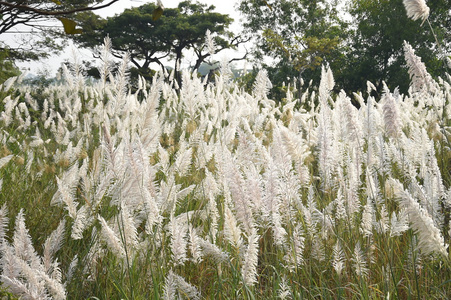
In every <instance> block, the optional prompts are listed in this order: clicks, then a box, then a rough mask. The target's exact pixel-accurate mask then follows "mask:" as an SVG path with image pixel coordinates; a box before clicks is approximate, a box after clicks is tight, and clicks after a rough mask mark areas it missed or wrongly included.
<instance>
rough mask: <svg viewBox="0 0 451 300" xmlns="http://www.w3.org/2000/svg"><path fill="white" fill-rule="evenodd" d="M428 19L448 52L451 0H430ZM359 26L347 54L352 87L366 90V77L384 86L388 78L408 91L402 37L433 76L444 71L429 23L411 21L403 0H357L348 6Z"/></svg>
mask: <svg viewBox="0 0 451 300" xmlns="http://www.w3.org/2000/svg"><path fill="white" fill-rule="evenodd" d="M428 5H429V7H430V16H429V20H430V22H431V24H432V27H433V29H434V31H435V32H436V33H437V36H438V40H439V41H441V44H442V45H441V46H442V47H443V50H444V51H445V52H447V53H449V50H450V41H451V40H450V37H451V36H450V33H451V31H450V30H451V15H450V14H449V7H450V6H451V1H449V0H437V1H429V2H428ZM349 12H350V14H351V15H352V17H353V20H354V23H355V24H357V26H356V27H355V28H354V31H353V34H352V38H351V48H352V51H351V52H349V55H348V59H347V61H348V64H347V67H346V71H345V73H346V74H345V76H344V78H345V80H346V83H345V85H346V87H347V89H349V90H365V89H366V82H367V80H369V81H371V82H372V83H374V84H375V85H376V87H377V89H378V90H379V91H380V90H381V89H382V85H383V82H384V81H385V82H386V83H387V84H388V85H389V87H390V88H391V89H394V88H395V87H399V88H400V91H401V92H403V93H405V92H407V89H408V86H409V76H408V73H407V70H406V68H405V67H404V65H405V61H404V54H403V50H402V49H403V47H402V45H403V41H404V40H405V41H407V42H408V43H409V44H410V45H412V46H413V47H414V48H415V49H416V54H417V55H419V56H420V57H421V58H422V60H423V61H424V62H425V64H426V66H427V68H428V71H429V72H430V73H431V74H432V75H433V76H438V75H443V73H444V71H445V70H446V65H445V62H444V60H443V59H441V57H443V53H439V51H438V47H437V45H436V43H435V39H434V36H433V34H432V32H431V30H430V29H429V28H428V27H427V25H426V24H427V23H424V24H423V26H421V23H422V21H421V20H417V21H412V20H411V19H409V18H408V17H407V14H406V10H405V8H404V6H403V3H402V1H401V0H379V1H370V0H356V1H353V2H352V4H351V5H350V9H349Z"/></svg>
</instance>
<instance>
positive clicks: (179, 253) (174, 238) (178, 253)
mask: <svg viewBox="0 0 451 300" xmlns="http://www.w3.org/2000/svg"><path fill="white" fill-rule="evenodd" d="M169 226H170V230H171V252H172V261H173V263H174V265H175V266H177V265H183V264H184V263H185V261H186V260H187V259H188V258H187V256H186V248H187V245H188V241H187V238H186V235H187V232H188V228H187V225H186V223H185V222H182V221H178V220H177V218H175V217H174V215H171V222H170V224H169Z"/></svg>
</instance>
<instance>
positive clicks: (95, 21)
mask: <svg viewBox="0 0 451 300" xmlns="http://www.w3.org/2000/svg"><path fill="white" fill-rule="evenodd" d="M158 7H159V6H157V5H155V4H154V3H147V4H144V5H142V6H140V7H135V8H130V9H126V10H125V11H124V12H122V13H121V14H119V15H116V16H114V17H111V18H107V19H102V18H100V17H99V16H97V15H95V14H93V13H92V12H88V13H82V14H78V15H77V21H78V22H79V23H80V24H81V25H82V27H83V29H84V33H83V34H82V35H79V36H73V37H72V38H73V39H74V40H75V41H76V42H77V43H78V44H79V45H81V46H83V47H87V48H94V47H96V46H97V45H99V44H100V43H102V42H103V39H104V38H105V37H106V36H109V37H110V38H111V40H112V43H113V45H112V47H113V51H114V52H113V54H114V55H115V56H117V57H121V56H122V55H123V54H124V53H125V52H128V53H130V57H131V62H132V64H133V65H134V66H135V67H136V68H137V69H138V70H139V71H140V72H141V75H147V74H148V73H149V72H148V69H149V66H150V64H151V63H157V64H158V65H160V67H162V68H164V65H163V62H162V59H163V58H172V59H173V62H174V68H175V66H176V65H178V64H180V63H181V60H182V58H183V52H184V51H185V50H187V49H194V51H195V52H196V54H197V55H198V63H196V66H197V67H199V65H200V63H202V61H204V60H205V59H206V58H207V57H208V56H209V54H205V50H204V47H203V46H204V43H205V33H206V31H207V30H210V31H211V32H212V33H215V34H216V36H215V39H216V43H217V44H219V45H221V47H222V48H229V47H231V46H232V45H230V44H229V43H228V42H227V39H228V38H229V36H230V33H229V32H227V31H226V29H227V27H228V26H229V25H230V24H231V22H232V19H231V18H230V17H228V16H227V15H224V14H220V13H216V12H213V9H214V6H207V5H205V4H201V3H193V2H191V1H183V2H180V3H179V5H178V7H176V8H165V9H164V13H163V14H162V15H161V16H160V17H159V18H155V16H154V13H155V10H157V9H158Z"/></svg>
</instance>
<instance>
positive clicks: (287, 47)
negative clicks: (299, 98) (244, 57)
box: [238, 0, 346, 87]
mask: <svg viewBox="0 0 451 300" xmlns="http://www.w3.org/2000/svg"><path fill="white" fill-rule="evenodd" d="M238 9H239V10H240V12H241V13H242V14H243V15H244V17H245V18H244V21H243V27H244V34H246V35H250V36H253V37H255V48H254V52H253V53H254V55H255V58H256V61H259V62H261V61H263V58H264V57H265V56H269V57H271V58H272V59H273V60H274V61H275V62H274V63H272V64H269V65H265V64H263V67H265V68H267V69H268V71H269V75H270V77H271V80H272V81H273V83H275V86H276V87H277V86H280V85H282V82H286V81H287V79H288V78H297V77H300V76H302V77H307V78H308V77H311V76H312V74H314V73H318V72H319V70H320V66H321V64H325V63H329V64H333V63H334V62H335V61H337V60H338V59H339V58H340V55H341V54H340V53H341V50H340V49H341V47H342V40H343V33H344V30H343V29H344V28H346V24H345V22H342V21H341V20H340V19H339V18H338V12H337V1H332V2H331V1H327V0H300V1H290V0H272V1H269V0H268V1H262V0H242V1H240V3H239V6H238Z"/></svg>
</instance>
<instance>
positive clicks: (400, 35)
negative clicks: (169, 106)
mask: <svg viewBox="0 0 451 300" xmlns="http://www.w3.org/2000/svg"><path fill="white" fill-rule="evenodd" d="M10 2H11V3H16V2H17V3H19V2H20V3H22V2H23V1H10ZM69 2H70V3H71V5H72V6H67V4H66V6H67V7H66V9H67V11H68V12H71V13H68V14H67V15H64V16H63V17H61V16H60V15H57V17H58V18H59V20H60V21H61V22H58V24H59V25H60V26H53V27H50V28H49V27H42V26H41V27H39V25H36V23H31V21H30V23H29V24H31V25H30V26H32V29H33V30H35V31H36V30H38V31H37V32H39V34H40V35H41V40H39V42H40V43H35V44H34V45H33V47H31V48H30V51H14V49H8V53H9V54H10V56H9V57H10V59H12V60H14V59H22V60H23V59H39V58H42V57H43V56H45V55H48V54H49V53H50V51H43V49H44V47H50V48H52V49H54V50H55V49H56V50H58V49H59V48H61V43H55V41H56V40H59V39H61V38H62V39H63V40H66V41H67V40H68V39H71V40H73V41H74V42H75V43H76V44H77V45H79V46H81V47H84V48H89V49H92V50H93V51H94V53H95V55H96V56H97V57H101V53H98V52H96V49H97V46H98V45H100V44H101V43H102V42H103V40H104V38H105V37H106V36H109V37H110V38H111V41H112V45H111V50H112V51H111V53H112V54H113V55H114V56H116V57H118V58H123V56H124V55H125V54H126V53H128V55H129V59H130V62H131V74H132V76H134V77H137V76H138V75H141V76H143V77H145V78H150V77H152V76H153V74H154V70H151V68H155V67H153V66H155V65H157V66H158V68H163V69H166V68H167V66H166V63H165V61H168V60H169V61H171V65H172V66H171V69H177V68H179V66H180V65H181V64H182V62H183V60H184V59H185V63H186V58H185V55H186V54H187V51H191V52H190V53H194V54H190V58H191V61H190V62H189V63H190V64H191V68H192V70H193V71H197V70H198V69H199V67H200V66H201V65H202V64H203V63H211V64H212V63H214V62H215V59H216V60H217V59H218V56H216V57H215V56H214V55H215V54H217V53H218V52H220V51H222V50H224V49H230V48H232V49H234V48H235V49H236V48H237V47H238V46H239V45H240V44H243V43H248V44H249V43H252V47H246V48H249V52H247V53H246V54H244V55H242V56H241V57H237V58H234V59H233V60H242V59H247V60H249V61H251V62H252V63H253V64H252V65H253V66H254V69H253V70H252V72H250V73H248V74H247V76H246V77H243V78H241V79H240V80H241V84H242V86H243V87H249V86H252V84H251V83H252V81H253V80H254V78H255V75H256V74H257V72H258V69H260V68H264V69H266V70H267V71H268V76H269V78H270V80H271V81H272V83H273V88H272V90H271V96H272V97H273V98H275V99H280V98H281V97H283V95H285V93H286V89H287V86H288V84H289V83H290V84H291V86H293V85H294V84H296V86H299V85H300V84H302V83H304V82H306V83H308V82H310V81H311V80H313V81H316V82H318V81H319V79H320V71H321V66H322V65H328V66H330V67H331V69H332V70H334V74H335V81H336V85H335V86H336V89H337V91H338V90H341V89H343V90H345V91H347V92H350V91H366V89H367V81H370V82H372V83H373V84H374V85H375V86H376V91H377V92H378V93H380V92H381V90H382V87H383V84H384V82H385V83H387V85H388V87H389V88H390V89H392V90H393V89H395V88H399V90H400V92H402V93H406V92H407V90H408V86H409V75H408V73H407V69H406V67H405V61H404V58H403V55H402V45H403V41H407V42H408V43H409V44H411V45H412V46H413V47H414V48H415V51H416V53H417V54H418V55H419V56H420V57H421V58H422V59H423V61H424V63H425V65H426V67H427V69H428V71H429V72H430V73H431V75H432V76H434V77H439V76H444V74H445V72H446V71H447V70H448V67H449V66H447V61H449V53H450V46H451V44H450V41H451V38H450V37H451V35H450V29H451V14H450V9H449V7H451V3H450V2H451V1H450V0H437V1H430V3H428V7H429V8H430V14H429V17H428V18H427V20H412V19H409V18H408V17H407V14H406V9H405V6H404V5H403V1H402V0H378V1H368V0H354V1H351V0H332V1H330V0H299V1H290V0H270V1H264V0H241V1H239V3H238V4H237V6H236V9H237V10H238V11H239V12H240V14H241V16H242V25H243V29H242V32H238V33H233V32H231V31H230V30H229V26H230V25H231V23H232V22H233V19H232V18H231V17H230V16H228V15H226V14H221V13H218V12H215V11H214V6H208V5H205V4H202V3H199V2H194V1H191V0H187V1H182V2H180V3H179V5H178V6H177V7H176V8H164V7H163V4H164V1H163V3H161V2H160V1H156V3H152V2H151V3H146V4H144V5H141V6H139V7H135V8H130V9H126V10H124V11H123V12H122V13H119V14H117V15H115V16H113V17H108V18H102V17H100V16H99V15H97V14H96V10H95V9H94V10H93V9H78V10H75V11H74V7H76V8H80V7H87V8H89V7H92V1H86V0H76V1H75V0H73V1H68V2H67V3H69ZM31 3H32V2H30V4H29V5H30V6H31ZM33 3H34V4H33V5H35V6H36V7H37V6H38V5H41V10H42V9H43V8H45V7H49V6H48V5H49V4H52V5H53V6H54V10H57V9H59V10H61V9H63V8H62V7H61V4H60V5H58V3H59V1H55V0H49V1H38V2H37V3H35V2H33ZM45 5H47V6H45ZM77 5H78V6H77ZM89 5H91V6H89ZM70 9H72V10H70ZM162 9H163V11H162V12H163V13H162V14H161V10H162ZM0 10H1V11H2V13H3V15H4V16H5V15H6V16H7V13H8V12H7V11H5V9H4V8H2V4H1V3H0ZM156 12H157V13H156ZM32 13H33V14H35V15H36V14H37V12H36V9H35V10H33V11H32ZM11 14H12V13H11ZM30 14H31V12H30ZM40 17H45V18H47V19H49V18H53V17H55V16H53V15H44V16H42V15H41V16H40ZM7 20H8V18H6V17H4V18H3V19H2V20H1V22H0V28H5V24H2V23H5V22H7ZM68 20H70V21H71V23H68V22H69V21H68ZM61 25H64V26H63V27H62V28H60V27H61ZM2 26H3V27H2ZM68 26H69V27H70V28H69V29H70V30H68ZM62 29H64V30H62ZM2 33H4V32H0V34H2ZM68 33H69V34H68ZM43 41H47V43H42V42H43ZM5 48H6V47H5ZM21 50H23V49H21ZM192 55H193V56H192ZM192 57H194V59H193V58H192ZM3 60H5V58H4V59H3ZM8 66H10V67H11V65H8ZM170 73H171V72H170V70H168V71H167V76H168V77H169V76H170ZM92 74H93V75H96V74H95V73H92ZM97 75H99V74H97ZM174 76H175V77H176V79H177V76H178V73H177V72H175V73H174ZM178 79H179V83H181V82H180V78H178Z"/></svg>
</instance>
